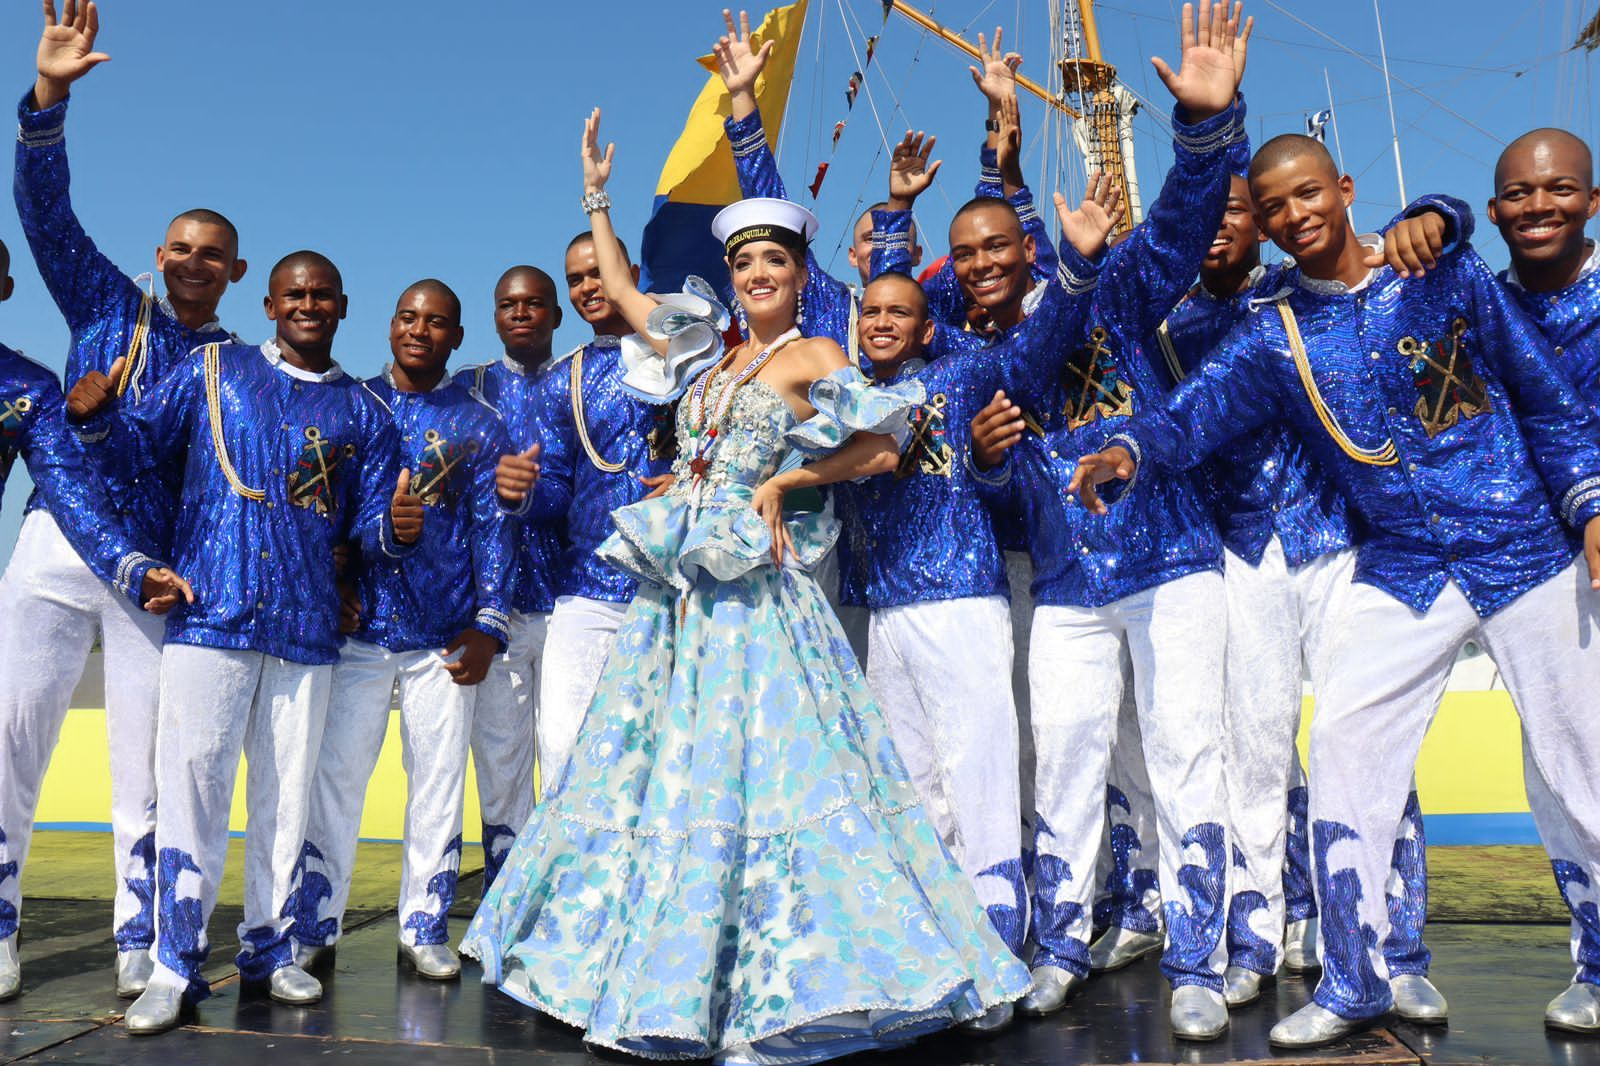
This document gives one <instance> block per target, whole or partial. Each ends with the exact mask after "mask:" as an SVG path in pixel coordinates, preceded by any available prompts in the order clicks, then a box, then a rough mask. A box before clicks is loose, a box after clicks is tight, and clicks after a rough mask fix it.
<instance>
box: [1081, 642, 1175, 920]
mask: <svg viewBox="0 0 1600 1066" xmlns="http://www.w3.org/2000/svg"><path fill="white" fill-rule="evenodd" d="M1134 688H1135V686H1134V684H1133V664H1132V662H1131V661H1130V660H1129V658H1128V654H1127V650H1126V649H1124V650H1123V654H1122V705H1121V706H1120V707H1118V708H1117V735H1116V739H1115V740H1113V741H1112V746H1111V765H1110V768H1109V770H1108V779H1107V782H1106V833H1105V836H1104V838H1103V842H1102V843H1101V845H1100V854H1099V856H1098V857H1097V860H1096V863H1095V877H1094V880H1095V884H1096V885H1097V886H1099V887H1098V889H1097V890H1096V894H1095V900H1094V927H1095V928H1096V929H1104V928H1108V927H1110V926H1113V925H1115V926H1119V927H1121V928H1123V929H1128V930H1131V931H1133V932H1136V933H1160V932H1161V931H1162V930H1163V928H1164V927H1165V923H1164V922H1163V921H1162V915H1161V884H1160V879H1159V876H1158V874H1157V872H1156V868H1157V864H1158V863H1159V861H1160V841H1159V840H1158V836H1159V834H1158V831H1157V828H1156V815H1155V802H1154V801H1153V800H1152V799H1151V798H1150V774H1149V771H1148V770H1147V769H1146V768H1145V764H1144V737H1143V736H1142V735H1141V734H1140V732H1139V708H1138V705H1137V703H1136V702H1135V700H1134Z"/></svg>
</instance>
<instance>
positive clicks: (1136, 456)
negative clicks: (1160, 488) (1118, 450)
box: [1096, 433, 1144, 507]
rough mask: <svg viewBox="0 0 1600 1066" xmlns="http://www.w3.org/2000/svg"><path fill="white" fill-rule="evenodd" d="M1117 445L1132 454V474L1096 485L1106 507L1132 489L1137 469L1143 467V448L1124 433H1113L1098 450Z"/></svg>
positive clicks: (1137, 479)
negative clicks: (1126, 478)
mask: <svg viewBox="0 0 1600 1066" xmlns="http://www.w3.org/2000/svg"><path fill="white" fill-rule="evenodd" d="M1118 445H1120V446H1122V447H1123V448H1126V449H1127V450H1128V454H1129V455H1131V456H1133V476H1132V477H1130V478H1129V479H1128V480H1126V481H1123V480H1122V479H1121V478H1117V479H1115V480H1112V481H1108V482H1106V483H1105V484H1104V485H1101V486H1099V487H1098V489H1097V490H1096V491H1097V492H1099V493H1100V498H1101V499H1102V500H1104V501H1105V503H1106V506H1107V507H1109V506H1111V505H1112V504H1114V503H1116V502H1117V501H1118V500H1120V499H1122V497H1124V496H1126V495H1127V494H1128V493H1129V492H1130V491H1132V489H1133V486H1134V485H1136V484H1138V481H1139V471H1141V470H1143V469H1144V449H1143V448H1141V447H1139V442H1138V441H1137V440H1135V439H1134V438H1133V437H1131V436H1129V435H1128V434H1126V433H1115V434H1112V435H1111V436H1110V437H1107V438H1106V442H1105V444H1103V445H1101V447H1100V450H1101V451H1105V450H1106V449H1108V448H1112V447H1115V446H1118Z"/></svg>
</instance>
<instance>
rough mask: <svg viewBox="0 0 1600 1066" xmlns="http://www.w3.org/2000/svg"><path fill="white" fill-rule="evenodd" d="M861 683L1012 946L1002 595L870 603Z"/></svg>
mask: <svg viewBox="0 0 1600 1066" xmlns="http://www.w3.org/2000/svg"><path fill="white" fill-rule="evenodd" d="M868 647H869V649H870V650H869V655H868V659H867V663H868V666H867V682H868V684H869V685H870V686H871V687H872V692H873V695H874V696H876V697H877V699H878V701H879V703H881V704H882V706H883V710H884V714H885V717H886V718H887V719H888V722H889V731H890V733H891V734H892V735H893V737H894V744H895V747H896V748H897V749H898V750H899V752H900V757H901V759H902V760H903V761H904V762H905V764H906V769H907V770H908V771H909V772H910V774H911V779H912V781H913V782H915V783H916V785H917V791H918V794H919V795H921V796H922V797H923V799H924V801H925V802H926V803H927V804H928V809H929V813H930V816H931V817H932V818H933V821H934V826H935V827H936V828H937V829H938V830H939V834H940V835H941V836H942V837H943V838H944V840H945V842H946V844H947V845H948V846H949V848H950V853H951V854H952V855H953V856H955V860H956V862H957V863H959V864H960V866H961V869H962V870H964V871H965V872H966V874H967V876H968V877H969V878H970V879H971V880H972V883H973V886H974V888H975V889H976V891H977V894H978V901H979V902H980V903H982V904H983V905H984V906H985V907H986V908H987V909H988V912H989V918H990V920H991V921H992V922H993V923H994V926H995V929H996V930H997V931H998V932H999V933H1000V935H1001V938H1002V939H1004V940H1005V941H1006V944H1007V946H1009V947H1010V948H1011V949H1012V951H1015V952H1017V953H1019V954H1020V953H1021V951H1022V944H1023V938H1024V936H1025V934H1026V932H1027V928H1028V896H1027V886H1026V883H1025V882H1024V880H1023V876H1022V815H1021V807H1020V800H1019V797H1018V788H1017V786H1018V781H1017V711H1016V707H1015V706H1014V705H1013V704H1012V701H1011V689H1010V685H1009V684H1007V683H1006V682H1007V681H1008V680H1009V678H1010V677H1011V608H1010V605H1009V604H1008V603H1007V602H1006V599H1005V597H1004V596H985V597H969V598H966V599H959V600H942V601H937V602H931V603H913V604H906V605H903V606H899V607H886V608H882V609H879V610H875V611H873V612H872V621H871V626H870V628H869V636H868Z"/></svg>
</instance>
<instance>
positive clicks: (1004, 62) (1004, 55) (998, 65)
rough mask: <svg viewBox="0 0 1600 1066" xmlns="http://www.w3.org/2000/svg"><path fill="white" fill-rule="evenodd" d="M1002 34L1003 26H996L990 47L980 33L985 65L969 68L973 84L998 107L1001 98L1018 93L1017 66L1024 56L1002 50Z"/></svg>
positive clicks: (981, 51)
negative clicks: (992, 44)
mask: <svg viewBox="0 0 1600 1066" xmlns="http://www.w3.org/2000/svg"><path fill="white" fill-rule="evenodd" d="M1000 36H1001V28H1000V27H999V26H996V27H995V28H994V46H993V47H990V45H989V42H988V41H987V40H985V39H984V36H983V34H981V33H980V34H978V52H979V53H980V54H981V55H982V56H983V60H982V63H983V66H982V67H981V68H979V67H968V68H967V72H968V73H970V74H971V75H972V82H973V84H974V85H976V86H977V87H978V91H979V92H981V93H982V94H983V95H984V97H985V98H987V99H988V101H989V104H990V106H991V107H998V106H999V105H1000V101H1001V100H1003V99H1005V98H1006V97H1008V96H1016V95H1017V68H1018V67H1020V66H1021V65H1022V56H1021V55H1019V54H1018V53H1016V52H1002V51H1000Z"/></svg>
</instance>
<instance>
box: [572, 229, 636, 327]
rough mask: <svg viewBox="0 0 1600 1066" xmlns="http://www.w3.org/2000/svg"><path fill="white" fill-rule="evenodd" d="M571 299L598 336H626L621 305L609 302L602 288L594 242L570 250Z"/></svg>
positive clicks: (574, 308)
mask: <svg viewBox="0 0 1600 1066" xmlns="http://www.w3.org/2000/svg"><path fill="white" fill-rule="evenodd" d="M566 275H567V298H568V299H570V300H571V301H572V307H573V310H575V311H577V312H578V315H579V317H580V318H582V319H583V320H584V321H585V322H587V323H589V325H591V326H593V327H594V330H595V332H596V333H626V332H628V329H627V327H626V325H620V326H619V325H618V323H621V322H622V321H623V319H622V314H621V312H619V311H618V310H617V305H616V304H614V303H612V302H611V301H610V300H608V299H606V290H605V286H603V285H601V284H600V264H599V262H598V261H597V260H596V259H595V255H594V241H592V240H585V241H579V242H578V243H577V244H574V245H573V246H572V247H571V248H568V249H567V262H566Z"/></svg>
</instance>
